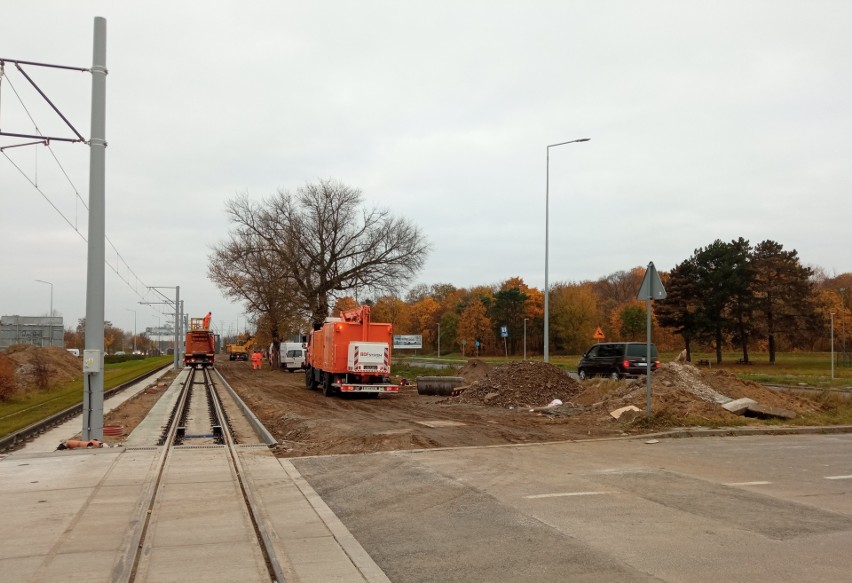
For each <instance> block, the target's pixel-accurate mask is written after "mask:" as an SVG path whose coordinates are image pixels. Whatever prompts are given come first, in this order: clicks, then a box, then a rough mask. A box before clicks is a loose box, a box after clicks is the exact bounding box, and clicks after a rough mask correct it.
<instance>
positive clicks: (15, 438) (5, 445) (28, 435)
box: [0, 362, 173, 452]
mask: <svg viewBox="0 0 852 583" xmlns="http://www.w3.org/2000/svg"><path fill="white" fill-rule="evenodd" d="M172 365H173V363H171V362H169V363H167V364H166V365H164V366H162V367H161V368H158V369H155V370H153V371H149V372H146V373H145V374H143V375H140V376H138V377H136V378H135V379H132V380H129V381H127V382H126V383H122V384H120V385H118V386H117V387H113V388H111V389H108V390H106V391H104V399H105V400H106V399H108V398H109V397H111V396H113V395H115V394H116V393H120V392H121V391H123V390H124V389H126V388H127V387H130V386H131V385H135V384H136V383H138V382H139V381H141V380H143V379H145V378H147V377H149V376H151V375H154V374H156V373H158V372H161V371H162V370H163V369H166V368H169V367H171V366H172ZM82 412H83V403H78V404H77V405H72V406H71V407H68V408H67V409H63V410H62V411H60V412H59V413H55V414H53V415H51V416H50V417H46V418H44V419H42V420H41V421H36V422H35V423H32V424H31V425H27V426H26V427H24V428H23V429H19V430H18V431H15V432H13V433H10V434H9V435H6V436H4V437H2V438H0V452H4V451H9V450H12V449H15V447H17V446H19V445H21V444H22V443H25V442H27V441H29V440H30V439H32V438H33V437H35V436H36V435H41V434H42V433H44V432H45V431H47V430H48V429H51V428H53V427H55V426H57V425H59V424H60V423H62V422H64V421H66V420H67V419H71V418H73V417H76V416H77V415H80V414H81V413H82Z"/></svg>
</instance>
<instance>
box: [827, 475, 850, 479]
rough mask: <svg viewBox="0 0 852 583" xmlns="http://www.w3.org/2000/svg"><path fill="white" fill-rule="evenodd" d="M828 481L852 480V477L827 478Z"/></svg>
mask: <svg viewBox="0 0 852 583" xmlns="http://www.w3.org/2000/svg"><path fill="white" fill-rule="evenodd" d="M825 479H826V480H852V476H825Z"/></svg>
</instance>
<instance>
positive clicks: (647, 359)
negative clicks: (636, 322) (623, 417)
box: [645, 297, 651, 419]
mask: <svg viewBox="0 0 852 583" xmlns="http://www.w3.org/2000/svg"><path fill="white" fill-rule="evenodd" d="M645 314H646V320H645V417H648V418H649V419H650V417H651V298H650V297H649V298H648V299H647V300H646V303H645Z"/></svg>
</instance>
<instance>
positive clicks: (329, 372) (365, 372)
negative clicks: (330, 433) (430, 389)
mask: <svg viewBox="0 0 852 583" xmlns="http://www.w3.org/2000/svg"><path fill="white" fill-rule="evenodd" d="M392 347H393V326H391V325H390V324H379V323H375V322H371V321H370V306H360V307H358V308H354V309H352V310H346V311H343V312H340V317H339V318H326V320H325V323H324V324H323V326H322V328H320V329H319V330H315V331H314V332H313V333H311V335H310V337H309V339H308V355H307V359H306V360H307V362H306V364H307V370H306V371H305V385H306V386H307V387H308V388H309V389H311V390H316V389H317V388H320V387H322V392H323V394H324V395H325V396H326V397H330V396H332V395H334V394H338V393H341V394H346V393H367V394H371V395H379V394H381V393H398V392H399V386H398V385H394V384H393V383H392V382H391V379H390V371H391V348H392Z"/></svg>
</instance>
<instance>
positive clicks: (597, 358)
mask: <svg viewBox="0 0 852 583" xmlns="http://www.w3.org/2000/svg"><path fill="white" fill-rule="evenodd" d="M647 348H648V347H647V345H646V344H645V343H644V342H605V343H602V344H595V345H594V346H592V347H591V348H589V349H588V350H587V351H586V353H585V354H584V355H583V356H582V357H580V363H579V364H578V365H577V374H578V375H579V376H580V378H581V379H587V378H589V377H593V376H605V377H609V378H611V379H620V378H622V377H637V376H639V375H644V374H645V373H646V372H647V370H648V367H647V361H646V358H645V357H646V355H647ZM659 359H660V357H659V355H658V354H657V347H656V346H654V345H653V344H651V370H652V371H653V370H656V369H658V368H660V360H659Z"/></svg>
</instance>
